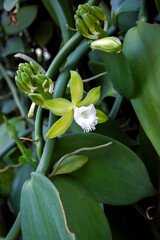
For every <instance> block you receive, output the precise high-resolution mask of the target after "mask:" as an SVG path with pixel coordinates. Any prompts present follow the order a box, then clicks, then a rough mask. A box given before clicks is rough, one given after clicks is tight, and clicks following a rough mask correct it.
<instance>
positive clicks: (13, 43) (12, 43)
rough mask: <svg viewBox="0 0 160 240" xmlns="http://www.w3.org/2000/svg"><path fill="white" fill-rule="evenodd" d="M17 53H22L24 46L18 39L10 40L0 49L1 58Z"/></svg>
mask: <svg viewBox="0 0 160 240" xmlns="http://www.w3.org/2000/svg"><path fill="white" fill-rule="evenodd" d="M17 52H21V53H23V52H24V46H23V42H22V39H21V38H19V37H13V38H10V39H9V40H8V41H7V45H6V46H5V47H4V48H3V49H2V54H1V55H2V57H6V56H8V55H10V54H13V53H17Z"/></svg>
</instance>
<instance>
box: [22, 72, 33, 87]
mask: <svg viewBox="0 0 160 240" xmlns="http://www.w3.org/2000/svg"><path fill="white" fill-rule="evenodd" d="M21 79H22V82H23V83H24V84H25V85H26V86H27V87H29V88H30V87H31V86H32V83H31V78H30V76H29V75H28V74H27V73H26V72H22V73H21Z"/></svg>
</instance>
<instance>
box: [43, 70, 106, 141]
mask: <svg viewBox="0 0 160 240" xmlns="http://www.w3.org/2000/svg"><path fill="white" fill-rule="evenodd" d="M70 92H71V102H70V101H69V100H67V99H65V98H55V99H51V100H46V101H43V107H45V108H47V109H49V110H50V111H51V112H52V113H53V114H55V115H56V116H61V118H60V119H58V120H57V121H56V122H55V123H54V125H53V126H52V127H51V128H50V130H49V131H48V133H47V135H46V138H54V137H57V136H59V135H61V134H63V133H64V132H65V131H66V130H67V128H69V126H70V125H71V123H72V121H73V119H74V120H75V122H76V123H77V124H79V125H80V126H81V127H82V128H83V129H84V132H89V131H92V130H95V126H96V125H97V123H102V122H105V121H107V119H108V117H107V116H106V115H105V114H104V113H103V112H102V111H100V110H98V109H95V107H94V105H95V104H96V103H97V102H98V101H99V99H100V87H95V88H92V89H91V90H90V91H89V92H88V94H87V96H86V97H85V98H84V99H83V100H82V97H83V82H82V79H81V76H80V75H79V74H78V73H77V72H75V71H71V81H70Z"/></svg>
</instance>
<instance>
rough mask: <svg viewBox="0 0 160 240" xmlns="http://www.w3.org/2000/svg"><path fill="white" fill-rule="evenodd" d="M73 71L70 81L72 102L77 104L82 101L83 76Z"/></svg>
mask: <svg viewBox="0 0 160 240" xmlns="http://www.w3.org/2000/svg"><path fill="white" fill-rule="evenodd" d="M70 72H71V81H70V91H71V98H72V103H73V104H75V105H76V104H77V103H79V102H80V101H81V99H82V97H83V82H82V78H81V76H80V75H79V74H78V73H77V72H75V71H70Z"/></svg>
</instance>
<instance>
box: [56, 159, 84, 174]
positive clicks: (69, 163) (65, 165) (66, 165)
mask: <svg viewBox="0 0 160 240" xmlns="http://www.w3.org/2000/svg"><path fill="white" fill-rule="evenodd" d="M87 161H88V158H87V157H86V156H83V155H73V156H70V157H67V158H65V159H64V160H63V162H62V163H61V164H60V165H59V167H58V168H57V171H56V174H55V175H59V174H65V173H71V172H74V171H76V170H78V169H79V168H81V167H82V166H83V165H84V164H85V163H86V162H87ZM57 164H58V162H56V163H55V164H54V166H53V168H56V167H57Z"/></svg>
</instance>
